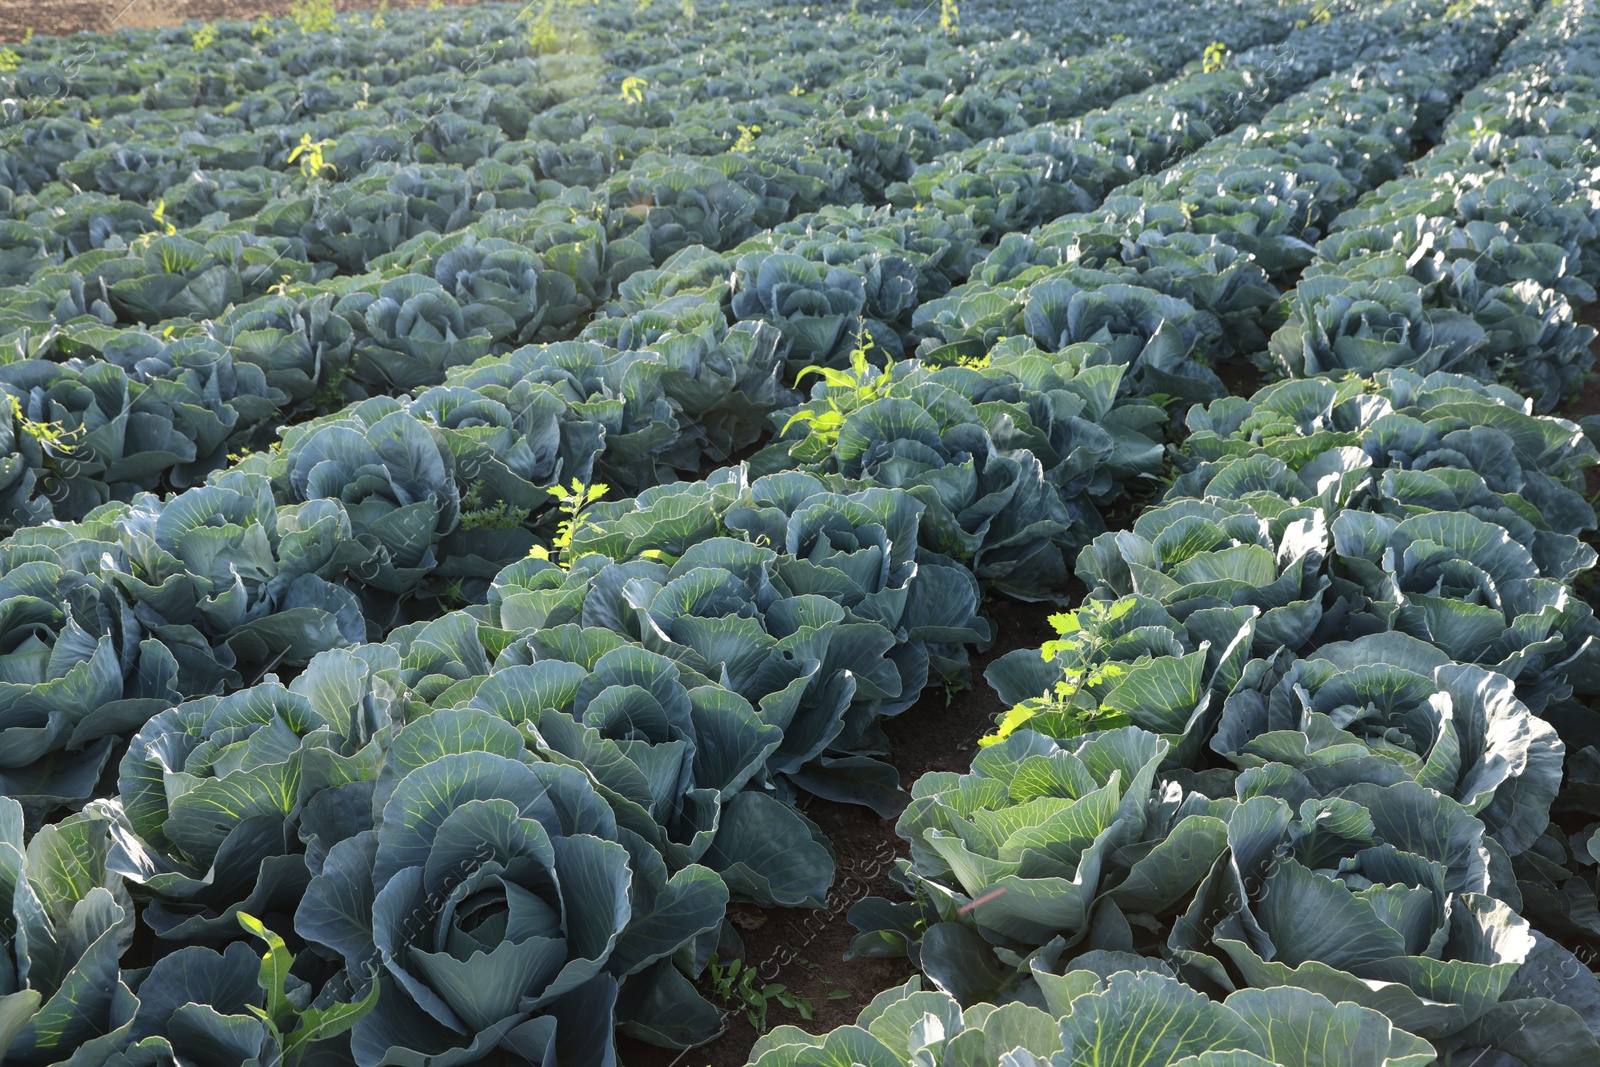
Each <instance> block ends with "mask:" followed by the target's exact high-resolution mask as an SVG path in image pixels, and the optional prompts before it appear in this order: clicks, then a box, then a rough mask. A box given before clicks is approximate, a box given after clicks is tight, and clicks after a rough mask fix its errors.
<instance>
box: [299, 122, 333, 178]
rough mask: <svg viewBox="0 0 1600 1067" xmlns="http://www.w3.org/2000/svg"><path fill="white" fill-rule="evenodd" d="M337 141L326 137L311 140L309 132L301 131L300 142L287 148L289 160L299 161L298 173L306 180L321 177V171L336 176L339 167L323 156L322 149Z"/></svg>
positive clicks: (331, 145)
mask: <svg viewBox="0 0 1600 1067" xmlns="http://www.w3.org/2000/svg"><path fill="white" fill-rule="evenodd" d="M338 143H339V142H337V141H334V140H332V139H330V138H326V137H325V138H323V139H322V140H320V141H313V140H312V139H311V135H310V134H309V133H302V134H301V135H300V143H299V144H297V145H295V146H294V147H293V148H292V149H290V150H289V162H290V163H294V162H296V161H298V162H299V164H300V173H301V175H302V176H303V177H304V178H305V179H306V180H307V181H311V180H312V179H315V178H320V177H322V173H323V171H327V172H328V173H329V174H330V175H332V176H335V177H337V176H338V173H339V169H338V168H337V167H335V166H334V165H333V164H332V163H329V162H328V161H327V160H326V159H325V158H323V150H324V149H327V148H332V147H334V146H335V145H337V144H338Z"/></svg>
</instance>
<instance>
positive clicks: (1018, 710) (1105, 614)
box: [978, 597, 1137, 747]
mask: <svg viewBox="0 0 1600 1067" xmlns="http://www.w3.org/2000/svg"><path fill="white" fill-rule="evenodd" d="M1136 603H1137V601H1136V600H1135V599H1134V598H1132V597H1127V598H1124V599H1122V600H1118V601H1116V602H1114V603H1111V604H1106V603H1103V602H1101V601H1098V600H1089V601H1085V603H1084V605H1083V607H1081V608H1079V609H1078V610H1077V611H1067V612H1062V613H1061V614H1059V615H1052V616H1050V626H1051V628H1052V629H1054V630H1055V632H1056V634H1057V635H1058V637H1057V640H1054V641H1046V642H1045V643H1044V644H1043V645H1041V646H1040V647H1039V652H1040V654H1041V655H1043V656H1044V661H1045V662H1046V663H1054V664H1056V665H1057V666H1058V667H1059V668H1060V670H1061V675H1060V677H1059V678H1058V679H1057V680H1056V683H1055V685H1054V686H1052V687H1051V691H1050V692H1048V693H1046V694H1044V695H1043V696H1037V697H1030V698H1029V699H1027V700H1024V701H1022V702H1021V703H1020V704H1017V705H1016V706H1014V707H1013V708H1011V710H1010V711H1007V712H1006V713H1005V714H1004V715H1001V716H1000V722H999V724H998V726H997V728H996V729H995V732H994V733H992V734H989V735H987V736H986V737H982V738H979V739H978V744H979V745H980V746H982V747H988V746H989V745H996V744H999V743H1000V742H1001V741H1004V740H1005V739H1006V738H1008V737H1010V736H1011V735H1012V734H1013V733H1015V732H1016V731H1018V730H1020V729H1023V728H1024V727H1026V728H1028V729H1030V730H1038V731H1039V732H1040V733H1042V734H1044V735H1045V736H1046V737H1075V736H1077V735H1079V734H1084V733H1088V732H1089V731H1090V730H1111V729H1115V728H1116V727H1119V726H1126V725H1128V722H1129V720H1128V717H1127V716H1126V715H1122V714H1120V713H1118V712H1116V711H1113V710H1112V709H1110V708H1108V707H1105V706H1104V705H1102V704H1101V703H1100V701H1099V700H1098V699H1097V698H1096V697H1095V696H1094V695H1093V693H1092V692H1091V690H1093V689H1095V688H1097V687H1099V686H1101V685H1103V684H1104V683H1107V682H1112V681H1115V680H1116V679H1118V678H1121V677H1122V676H1123V675H1125V674H1126V673H1127V670H1126V669H1125V668H1124V667H1123V666H1122V665H1121V664H1118V663H1107V662H1096V661H1097V660H1098V659H1099V652H1100V650H1101V648H1102V647H1103V646H1104V645H1105V643H1106V639H1105V638H1103V637H1102V636H1101V635H1102V634H1104V633H1105V632H1106V630H1107V628H1108V626H1109V624H1110V623H1113V622H1115V621H1116V620H1118V619H1120V618H1121V617H1122V616H1124V615H1126V614H1127V613H1128V612H1129V611H1130V610H1132V608H1133V606H1134V604H1136Z"/></svg>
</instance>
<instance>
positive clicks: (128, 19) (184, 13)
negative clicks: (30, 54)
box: [0, 0, 474, 42]
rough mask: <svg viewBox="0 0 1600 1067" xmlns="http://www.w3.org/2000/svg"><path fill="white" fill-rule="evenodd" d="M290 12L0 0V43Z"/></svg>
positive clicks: (246, 6)
mask: <svg viewBox="0 0 1600 1067" xmlns="http://www.w3.org/2000/svg"><path fill="white" fill-rule="evenodd" d="M445 2H446V3H449V4H470V3H473V2H474V0H445ZM427 4H428V0H389V7H391V8H393V9H396V10H399V9H401V8H409V7H426V6H427ZM333 6H334V7H336V8H338V9H339V10H340V11H361V10H367V9H370V8H375V7H377V6H378V5H377V3H376V2H375V0H334V3H333ZM288 13H289V0H0V42H12V41H20V40H22V38H23V36H24V35H25V34H26V33H27V32H28V31H29V30H30V29H31V30H32V31H33V32H34V33H35V34H37V35H40V36H47V35H49V36H65V35H67V34H72V33H83V32H88V33H106V32H109V31H111V30H119V29H130V28H133V29H150V28H154V27H159V26H176V25H178V24H179V23H181V22H183V21H185V20H186V19H199V20H201V21H211V20H213V19H222V18H234V19H253V18H256V17H257V16H259V15H272V16H277V17H282V16H285V15H287V14H288Z"/></svg>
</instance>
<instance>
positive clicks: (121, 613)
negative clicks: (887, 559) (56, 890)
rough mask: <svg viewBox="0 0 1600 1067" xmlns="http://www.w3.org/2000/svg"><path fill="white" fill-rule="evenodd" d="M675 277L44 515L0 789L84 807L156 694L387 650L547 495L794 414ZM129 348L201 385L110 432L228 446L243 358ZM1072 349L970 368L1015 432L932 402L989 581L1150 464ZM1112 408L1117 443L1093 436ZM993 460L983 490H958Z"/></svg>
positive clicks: (545, 513) (83, 457) (623, 480)
mask: <svg viewBox="0 0 1600 1067" xmlns="http://www.w3.org/2000/svg"><path fill="white" fill-rule="evenodd" d="M926 218H928V216H922V218H920V219H917V221H926ZM902 232H904V234H906V235H907V237H906V243H907V245H912V243H915V242H918V240H920V238H918V235H917V230H915V229H909V224H907V229H906V230H902ZM938 242H939V235H938V234H934V235H933V237H928V238H926V242H925V243H931V245H933V246H934V248H930V250H928V259H930V261H931V259H934V258H936V254H938ZM442 243H445V245H446V246H445V248H438V250H437V251H438V259H440V262H448V261H450V258H451V256H453V254H474V253H482V251H483V246H482V245H480V243H475V242H472V240H470V238H469V240H462V242H442ZM491 251H493V250H491ZM696 256H699V258H709V256H710V254H709V253H702V251H699V253H696V251H694V250H691V251H690V253H685V256H683V258H680V259H678V261H677V262H693V261H694V259H696ZM669 274H670V272H643V274H642V275H640V277H638V280H637V286H630V285H629V283H624V285H622V286H621V293H619V298H618V302H614V304H613V310H618V312H626V314H618V315H613V317H610V318H605V320H600V322H597V323H594V325H592V326H590V331H592V333H594V334H595V336H600V338H605V339H608V341H611V342H614V344H618V346H619V349H610V347H602V346H600V344H589V342H582V344H555V346H533V347H530V349H523V350H520V352H517V354H514V355H510V357H509V358H493V357H485V358H483V360H480V363H478V365H472V366H466V368H458V370H456V371H453V373H451V374H450V378H448V381H446V384H445V386H442V387H437V389H432V390H427V392H422V394H419V395H416V397H414V398H406V397H402V398H387V397H382V398H376V397H374V398H371V400H365V402H362V403H358V405H355V406H352V408H350V410H347V411H344V413H341V414H338V416H331V418H328V419H322V421H317V422H312V424H306V426H302V427H296V429H294V430H293V432H291V434H290V438H288V440H286V442H285V445H283V446H282V448H278V450H274V451H272V453H267V454H258V456H251V458H248V459H245V461H242V462H240V464H238V466H237V467H235V469H234V470H232V472H229V474H226V475H218V477H213V478H211V480H210V483H208V485H205V486H198V488H194V490H189V491H186V493H181V494H178V496H176V498H173V499H171V501H166V502H165V504H163V502H157V501H154V499H149V498H141V499H138V501H134V502H133V504H110V506H107V507H101V509H98V510H93V512H91V514H90V515H88V518H86V520H85V522H83V523H77V525H70V526H43V528H27V530H22V531H19V533H18V534H16V536H14V537H11V539H8V541H6V542H5V544H3V545H0V552H3V553H5V558H6V561H8V568H6V571H8V573H6V577H5V581H6V582H8V587H10V589H11V593H10V597H11V601H13V608H11V622H10V624H8V627H6V629H8V632H11V633H13V635H14V637H13V643H14V654H8V656H10V659H11V662H13V664H14V667H13V670H14V673H13V678H11V680H10V681H11V686H13V689H11V696H10V701H11V707H13V710H14V715H16V717H18V718H16V725H18V728H21V729H26V731H27V744H24V745H19V747H16V749H14V758H6V792H10V793H13V795H18V797H24V798H27V803H29V806H32V808H48V806H50V805H54V803H78V801H82V800H83V798H86V797H90V795H93V790H94V784H96V781H98V777H99V774H101V771H102V769H104V766H106V765H107V760H110V758H112V752H114V749H115V745H117V742H118V739H120V737H123V736H126V734H128V733H130V731H131V729H134V728H138V725H139V723H141V721H144V718H147V717H149V715H150V713H154V710H157V709H160V707H162V705H166V704H171V702H174V701H179V699H187V697H194V696H203V694H210V693H227V691H232V689H237V688H238V686H243V685H250V683H253V681H256V680H259V678H261V677H262V675H266V673H267V672H272V670H275V669H278V667H283V669H290V670H293V669H298V667H301V665H304V664H306V662H307V661H309V659H310V657H312V656H314V654H315V653H317V651H320V649H323V648H331V646H338V645H346V643H350V641H360V640H366V638H371V637H382V635H384V633H386V632H387V630H389V629H390V627H392V625H395V624H397V622H400V621H403V619H406V617H419V616H426V614H429V611H427V605H432V603H438V597H442V595H443V597H474V595H480V593H482V590H483V587H485V585H486V581H488V579H490V577H491V576H493V574H494V571H496V569H498V568H499V566H502V565H504V563H507V561H510V560H515V558H518V557H522V555H525V553H526V552H528V547H530V544H531V541H533V534H531V533H530V526H538V525H539V522H541V518H542V517H550V506H552V499H550V496H549V491H547V490H549V486H552V485H568V483H570V480H573V478H578V480H579V482H584V483H590V482H594V480H606V482H608V483H613V485H616V486H618V488H619V490H622V491H629V490H637V488H642V486H643V485H648V483H651V482H658V480H666V478H670V477H674V475H675V472H678V470H693V469H694V467H696V466H699V464H701V462H702V459H706V458H710V459H720V458H723V456H726V454H731V453H733V451H734V450H738V448H742V446H746V445H749V443H752V442H754V440H755V438H757V432H758V429H760V421H762V418H763V416H765V414H766V413H770V411H773V410H774V408H778V406H782V405H786V403H787V402H789V394H787V392H786V390H784V389H782V387H781V386H779V384H778V381H776V371H778V365H776V352H778V350H779V349H778V338H776V330H774V328H773V326H771V325H765V323H760V322H750V323H741V325H738V326H733V328H728V326H726V322H725V318H723V317H722V312H720V302H717V301H720V299H722V298H720V294H718V296H717V301H710V299H704V298H702V296H696V294H688V293H685V294H675V290H677V282H675V280H674V278H672V277H667V275H669ZM394 285H395V286H397V291H395V293H394V294H381V296H379V301H378V306H382V304H386V302H387V304H395V306H400V309H398V310H395V309H390V312H394V314H398V315H403V314H405V310H406V307H405V306H403V301H410V299H421V298H424V296H427V294H426V293H422V294H414V293H413V294H408V293H406V291H403V290H405V286H403V285H402V283H394ZM725 288H726V286H725V283H723V290H725ZM283 302H285V304H288V302H290V301H288V299H286V298H285V301H283ZM309 310H310V317H312V320H314V322H320V323H333V322H338V317H334V315H330V314H328V306H326V302H323V304H320V306H318V304H317V302H315V301H314V302H310V306H309ZM283 315H285V317H293V315H294V312H293V310H290V309H283ZM250 333H251V334H254V341H256V342H259V344H262V346H264V347H266V346H267V344H269V342H270V336H269V338H267V339H266V341H264V339H261V334H262V333H266V334H270V330H262V331H250ZM123 338H126V334H123ZM134 339H142V342H146V344H147V346H149V347H142V349H141V347H139V346H138V344H128V342H126V341H115V339H114V341H107V349H109V350H110V352H115V354H117V358H118V362H122V363H128V365H133V366H138V368H144V370H160V368H163V366H170V368H171V370H173V373H174V376H181V378H182V381H184V384H186V386H189V390H187V394H182V392H178V390H171V394H168V395H165V397H163V405H162V406H154V408H150V410H147V411H139V413H134V414H133V418H123V419H118V418H109V419H106V422H104V424H102V426H98V429H96V434H101V435H102V437H104V438H106V440H107V442H115V440H117V437H118V434H120V435H134V437H142V438H152V445H158V443H160V435H162V434H171V432H173V429H171V427H181V426H192V427H195V434H197V437H200V438H203V440H205V442H206V446H208V448H210V450H226V448H227V434H226V427H221V426H218V424H216V421H210V422H208V421H206V419H205V414H206V410H205V406H203V405H202V403H197V400H198V398H202V397H205V395H208V394H213V392H214V390H216V389H218V387H219V374H221V373H222V371H226V370H227V368H226V366H222V368H221V370H219V368H216V366H210V365H208V362H206V357H208V355H210V354H211V350H210V349H208V347H206V342H203V341H195V339H189V341H176V342H163V341H157V339H155V338H149V336H144V334H139V336H136V338H134ZM419 344H421V342H419ZM432 344H434V347H437V349H443V347H446V344H448V342H446V341H434V342H432ZM125 346H126V347H125ZM454 347H456V349H458V350H459V349H461V347H462V346H459V344H458V346H454ZM312 354H314V355H315V358H320V355H322V352H320V350H317V349H312ZM1024 355H1026V354H1024ZM1094 362H1104V360H1094ZM1054 363H1056V362H1053V360H1045V362H1027V363H1026V366H1022V368H1019V373H1018V374H1011V373H1010V371H1005V370H1002V371H1000V373H997V374H979V376H978V379H979V382H982V384H981V386H973V389H978V390H979V392H982V394H986V397H987V398H986V403H987V411H989V416H994V418H995V419H1000V421H1003V422H997V430H998V432H1000V440H998V443H994V442H990V440H989V432H987V429H984V426H982V422H984V418H987V416H979V414H978V411H976V410H973V408H971V405H970V403H965V402H963V403H965V408H963V410H962V411H957V410H954V408H952V410H950V413H944V414H941V418H942V419H944V421H946V426H949V424H950V421H952V419H958V421H963V422H966V424H968V430H963V434H965V435H963V434H957V435H954V437H947V438H944V440H941V446H949V443H954V442H960V443H962V448H963V450H970V451H968V453H966V454H958V453H954V451H952V453H949V454H947V459H949V461H950V462H952V466H950V470H949V472H947V474H946V475H942V477H946V478H955V485H958V486H962V493H963V494H965V499H963V498H962V496H949V494H946V499H942V501H941V499H939V498H938V494H934V498H933V502H936V504H938V506H939V507H938V517H939V531H938V534H936V536H934V534H930V536H928V537H926V541H928V542H931V544H933V545H934V549H933V550H936V552H954V553H957V555H960V557H962V558H963V560H973V558H976V557H982V563H981V573H982V574H984V577H989V579H1000V577H1003V576H1005V574H1006V573H1014V571H1016V569H1018V568H1019V566H1024V565H1027V560H1029V557H1032V555H1040V558H1042V560H1050V558H1053V561H1051V563H1050V571H1051V573H1058V574H1064V573H1066V566H1064V563H1062V561H1061V547H1062V545H1066V544H1072V542H1074V541H1075V542H1083V541H1086V539H1088V536H1091V534H1093V533H1096V531H1098V528H1099V526H1098V518H1096V517H1094V512H1093V509H1085V507H1083V506H1082V504H1077V502H1075V501H1077V499H1078V496H1080V488H1083V486H1080V485H1077V483H1078V482H1080V480H1088V482H1091V483H1093V485H1094V486H1096V488H1094V493H1096V494H1102V496H1110V494H1114V493H1115V491H1118V486H1120V485H1122V482H1123V480H1125V477H1131V475H1133V474H1134V472H1138V470H1144V472H1149V467H1150V464H1154V462H1155V461H1158V451H1157V448H1155V440H1154V434H1152V430H1150V427H1152V426H1155V424H1157V422H1158V419H1160V413H1158V410H1155V408H1154V406H1152V405H1138V403H1130V405H1125V406H1126V408H1128V411H1123V413H1120V414H1114V413H1112V406H1114V405H1112V398H1114V397H1115V394H1117V386H1115V373H1107V371H1093V373H1090V374H1078V371H1077V368H1074V366H1072V365H1070V362H1069V363H1067V365H1066V374H1058V373H1056V366H1054ZM40 366H42V368H43V370H54V366H56V365H53V363H42V365H40ZM90 373H91V374H93V376H96V382H98V386H99V392H96V390H93V389H85V387H83V386H77V387H75V389H66V387H62V390H61V394H66V395H67V397H72V398H74V402H78V403H93V402H98V400H99V397H101V395H102V394H106V392H115V390H114V389H112V386H114V384H115V373H114V371H112V368H110V363H99V365H91V366H90ZM950 374H955V376H965V378H971V374H965V373H963V371H952V373H950ZM950 374H947V376H950ZM1078 379H1082V381H1078ZM278 381H282V382H283V384H286V386H291V387H293V386H298V387H299V389H301V392H302V394H304V392H309V389H310V386H312V382H314V379H312V378H309V376H307V378H304V379H299V381H296V379H294V378H293V374H290V373H285V374H283V376H282V378H280V379H278ZM1030 382H1032V384H1030ZM1107 386H1109V392H1107ZM963 389H966V387H965V386H963ZM1035 392H1037V394H1040V395H1038V397H1034V395H1030V394H1035ZM61 394H58V395H61ZM173 394H176V395H173ZM1045 394H1048V395H1045ZM42 395H43V397H46V398H53V397H51V394H50V390H46V389H45V384H40V389H38V392H35V394H30V402H29V405H27V406H21V410H19V411H18V419H16V421H14V422H13V435H14V440H16V442H18V450H19V454H18V456H16V458H13V464H11V474H13V494H14V496H13V502H14V506H16V507H18V509H22V507H26V506H27V504H29V499H30V498H29V496H27V493H29V491H30V483H29V477H27V475H29V470H30V469H29V466H27V462H18V459H21V461H27V459H29V458H34V459H38V458H40V456H42V454H43V453H46V451H50V437H48V435H37V437H35V435H34V434H30V432H29V426H34V427H37V426H40V424H42V422H45V421H46V419H50V418H51V416H53V414H56V413H58V411H59V408H54V406H50V405H46V403H43V400H40V397H42ZM149 395H150V394H146V397H149ZM1080 416H1083V418H1080ZM86 421H88V422H99V418H94V419H86ZM1102 421H1104V422H1106V430H1101V429H1099V427H1096V426H1094V422H1102ZM1035 427H1037V429H1035ZM891 429H893V427H891ZM941 437H942V435H941ZM1080 437H1082V438H1085V443H1082V445H1080V443H1078V440H1077V438H1080ZM1051 438H1053V440H1051ZM885 446H890V448H899V445H893V443H891V442H886V443H885ZM1019 448H1026V450H1034V453H1037V454H1038V456H1042V458H1043V464H1048V469H1050V477H1051V478H1053V482H1054V485H1051V486H1046V485H1045V483H1043V477H1045V475H1043V467H1042V461H1040V459H1038V458H1035V454H1032V453H1029V451H1021V453H1018V450H1019ZM107 450H110V445H107ZM152 451H155V456H154V464H150V466H154V467H157V470H158V469H160V464H162V462H166V464H170V466H171V467H173V469H179V470H182V469H190V470H192V475H190V477H192V478H195V480H198V477H200V475H202V474H203V464H194V467H189V464H190V458H189V456H186V454H184V453H182V450H179V448H168V450H162V448H155V450H152ZM1114 451H1118V453H1122V451H1125V453H1126V458H1118V459H1117V461H1115V464H1118V466H1117V467H1115V472H1117V475H1118V477H1114V478H1107V477H1106V475H1104V474H1099V472H1096V467H1098V466H1099V464H1104V462H1106V461H1107V459H1110V456H1112V453H1114ZM146 456H149V453H146ZM54 459H56V461H58V462H59V464H61V466H59V467H58V478H59V482H58V485H61V486H66V490H69V491H70V494H72V496H70V499H72V501H74V509H75V510H88V509H91V507H94V506H96V502H98V499H99V498H98V496H94V493H96V486H104V485H106V483H107V482H114V480H117V478H120V477H133V475H141V474H146V475H147V474H150V470H149V466H147V467H146V470H144V472H141V470H139V469H138V464H134V462H126V464H122V466H112V464H98V462H94V458H93V454H91V453H90V451H88V450H80V448H74V450H72V454H58V456H54ZM1123 467H1125V469H1126V474H1123ZM974 470H976V472H981V480H973V482H971V485H966V483H968V480H970V478H971V477H973V472H974ZM963 472H965V474H963ZM853 477H859V475H853ZM936 477H938V475H936ZM1085 485H1086V483H1085ZM930 488H931V486H930ZM922 498H923V499H928V491H923V494H922ZM1013 501H1014V502H1013ZM1069 507H1072V509H1075V510H1077V512H1080V514H1082V517H1072V515H1069ZM1008 530H1010V531H1011V533H1006V531H1008ZM1069 531H1070V533H1069ZM1013 534H1014V536H1013ZM1056 542H1059V544H1056ZM243 561H248V563H243ZM418 601H421V606H419V605H418Z"/></svg>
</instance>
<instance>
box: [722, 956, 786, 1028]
mask: <svg viewBox="0 0 1600 1067" xmlns="http://www.w3.org/2000/svg"><path fill="white" fill-rule="evenodd" d="M707 976H708V978H709V979H710V982H711V996H712V998H713V999H715V1000H718V1001H720V1002H722V1003H723V1004H725V1005H727V1007H728V1009H729V1010H730V1011H737V1012H738V1013H739V1014H741V1015H743V1016H744V1020H745V1022H747V1023H749V1024H750V1025H751V1027H752V1028H753V1029H754V1030H755V1031H756V1033H758V1034H764V1033H766V1032H767V1012H768V1011H769V1010H770V1009H771V1007H772V1005H774V1004H778V1005H781V1006H782V1007H785V1008H788V1009H789V1010H790V1011H793V1012H796V1013H798V1014H799V1016H800V1018H802V1019H804V1020H806V1021H807V1022H810V1021H811V1001H809V1000H807V999H806V998H805V997H797V996H795V995H794V994H793V993H791V992H789V987H788V986H786V985H783V984H782V983H780V982H766V983H763V984H761V985H757V984H756V983H757V982H759V981H760V979H759V978H758V977H757V975H756V969H755V968H754V967H751V966H748V965H746V964H745V963H744V962H743V961H742V960H729V961H728V962H727V963H721V962H719V961H718V960H717V957H716V956H712V957H711V963H710V965H709V967H708V969H707Z"/></svg>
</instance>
